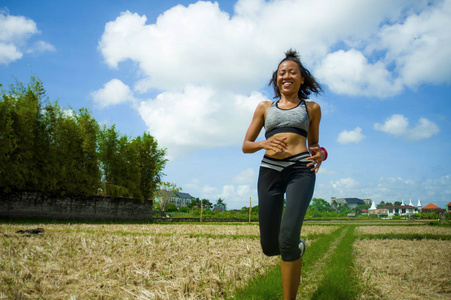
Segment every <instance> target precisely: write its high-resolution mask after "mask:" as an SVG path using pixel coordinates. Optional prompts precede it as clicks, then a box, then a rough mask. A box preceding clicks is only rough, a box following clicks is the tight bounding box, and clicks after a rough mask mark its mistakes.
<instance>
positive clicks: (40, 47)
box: [26, 41, 56, 53]
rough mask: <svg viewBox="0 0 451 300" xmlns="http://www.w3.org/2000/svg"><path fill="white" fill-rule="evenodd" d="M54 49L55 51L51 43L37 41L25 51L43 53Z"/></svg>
mask: <svg viewBox="0 0 451 300" xmlns="http://www.w3.org/2000/svg"><path fill="white" fill-rule="evenodd" d="M55 51H56V49H55V47H54V46H53V45H51V44H49V43H46V42H44V41H37V42H36V43H34V44H33V45H32V46H31V47H30V49H28V50H27V51H26V52H27V53H43V52H55Z"/></svg>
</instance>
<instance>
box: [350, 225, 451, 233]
mask: <svg viewBox="0 0 451 300" xmlns="http://www.w3.org/2000/svg"><path fill="white" fill-rule="evenodd" d="M356 233H357V234H442V235H451V227H437V226H361V227H357V228H356Z"/></svg>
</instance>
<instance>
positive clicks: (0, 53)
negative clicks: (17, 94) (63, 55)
mask: <svg viewBox="0 0 451 300" xmlns="http://www.w3.org/2000/svg"><path fill="white" fill-rule="evenodd" d="M38 33H40V32H39V30H38V28H37V26H36V23H35V22H34V21H33V20H30V19H28V18H26V17H23V16H11V15H9V14H8V12H6V11H0V64H9V63H10V62H13V61H16V60H18V59H21V58H22V57H23V52H27V53H31V52H38V53H41V52H47V51H55V48H54V47H53V46H52V45H50V44H48V43H46V42H44V41H38V42H36V43H35V44H34V45H33V46H32V47H30V48H29V49H27V50H24V49H26V44H27V41H28V40H29V39H30V37H31V36H32V35H34V34H38Z"/></svg>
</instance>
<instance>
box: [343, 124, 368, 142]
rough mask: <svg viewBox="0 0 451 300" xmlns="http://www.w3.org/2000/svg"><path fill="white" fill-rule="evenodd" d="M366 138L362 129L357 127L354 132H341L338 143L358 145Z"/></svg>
mask: <svg viewBox="0 0 451 300" xmlns="http://www.w3.org/2000/svg"><path fill="white" fill-rule="evenodd" d="M364 138H365V135H364V134H363V133H362V128H360V127H356V128H355V129H354V130H351V131H347V130H343V131H342V132H340V134H339V135H338V138H337V142H339V143H340V144H349V143H354V144H358V143H360V142H361V141H362V140H363V139H364Z"/></svg>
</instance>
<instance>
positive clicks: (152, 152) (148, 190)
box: [132, 133, 167, 200]
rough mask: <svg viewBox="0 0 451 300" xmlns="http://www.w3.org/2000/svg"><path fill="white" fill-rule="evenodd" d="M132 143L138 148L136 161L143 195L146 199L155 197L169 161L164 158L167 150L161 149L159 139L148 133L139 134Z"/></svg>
mask: <svg viewBox="0 0 451 300" xmlns="http://www.w3.org/2000/svg"><path fill="white" fill-rule="evenodd" d="M132 143H133V144H134V146H135V147H136V149H137V160H136V163H137V164H138V169H139V172H140V185H139V188H140V192H141V195H142V197H143V199H144V200H148V199H153V198H154V193H155V191H156V189H157V185H158V183H159V182H160V180H161V173H162V171H163V169H164V167H165V165H166V162H167V159H165V158H164V156H165V154H166V150H165V149H159V148H158V143H157V141H156V140H155V139H154V137H153V136H151V135H150V134H148V133H144V134H143V136H142V137H140V136H138V137H137V138H135V139H134V140H133V142H132Z"/></svg>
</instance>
